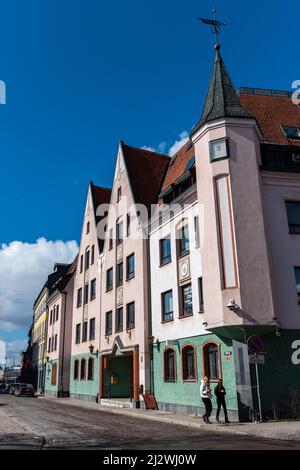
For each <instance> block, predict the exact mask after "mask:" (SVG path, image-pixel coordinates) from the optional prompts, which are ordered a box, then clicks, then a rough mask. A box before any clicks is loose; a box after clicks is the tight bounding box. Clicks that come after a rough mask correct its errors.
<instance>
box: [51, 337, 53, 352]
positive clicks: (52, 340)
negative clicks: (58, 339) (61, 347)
mask: <svg viewBox="0 0 300 470" xmlns="http://www.w3.org/2000/svg"><path fill="white" fill-rule="evenodd" d="M51 343H52V344H51V352H53V351H54V336H52V341H51Z"/></svg>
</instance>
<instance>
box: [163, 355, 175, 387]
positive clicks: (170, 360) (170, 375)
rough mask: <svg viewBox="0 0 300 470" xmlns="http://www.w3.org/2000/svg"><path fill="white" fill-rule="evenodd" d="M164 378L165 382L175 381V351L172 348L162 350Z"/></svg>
mask: <svg viewBox="0 0 300 470" xmlns="http://www.w3.org/2000/svg"><path fill="white" fill-rule="evenodd" d="M164 379H165V382H175V381H176V353H175V351H174V349H166V350H165V352H164Z"/></svg>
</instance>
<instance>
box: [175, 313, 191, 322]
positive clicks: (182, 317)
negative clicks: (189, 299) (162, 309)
mask: <svg viewBox="0 0 300 470" xmlns="http://www.w3.org/2000/svg"><path fill="white" fill-rule="evenodd" d="M192 316H193V313H189V314H188V315H179V317H178V318H179V320H183V319H184V318H190V317H192Z"/></svg>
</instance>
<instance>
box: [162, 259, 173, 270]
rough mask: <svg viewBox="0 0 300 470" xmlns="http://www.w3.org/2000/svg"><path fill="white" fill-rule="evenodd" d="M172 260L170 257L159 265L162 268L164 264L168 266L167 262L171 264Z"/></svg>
mask: <svg viewBox="0 0 300 470" xmlns="http://www.w3.org/2000/svg"><path fill="white" fill-rule="evenodd" d="M171 263H172V260H171V259H170V260H169V261H165V262H164V263H160V265H159V267H160V268H163V267H164V266H168V264H171Z"/></svg>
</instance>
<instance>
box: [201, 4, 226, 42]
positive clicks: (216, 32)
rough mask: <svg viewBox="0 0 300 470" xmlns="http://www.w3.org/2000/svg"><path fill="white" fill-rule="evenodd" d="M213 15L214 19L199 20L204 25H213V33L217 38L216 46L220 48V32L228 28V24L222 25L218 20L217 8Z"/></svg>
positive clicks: (214, 9)
mask: <svg viewBox="0 0 300 470" xmlns="http://www.w3.org/2000/svg"><path fill="white" fill-rule="evenodd" d="M212 13H213V18H212V19H207V18H199V20H200V21H202V23H204V24H209V25H211V27H212V28H211V30H212V33H213V34H214V36H215V38H216V46H220V45H219V32H220V29H221V27H222V26H226V24H227V23H222V22H221V21H219V20H217V11H216V8H215V7H214V8H213V11H212Z"/></svg>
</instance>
